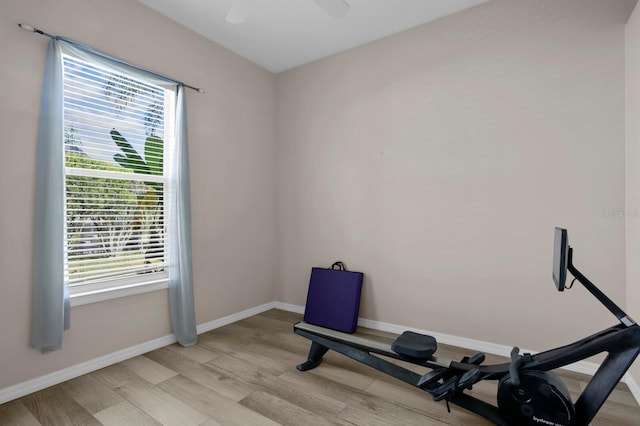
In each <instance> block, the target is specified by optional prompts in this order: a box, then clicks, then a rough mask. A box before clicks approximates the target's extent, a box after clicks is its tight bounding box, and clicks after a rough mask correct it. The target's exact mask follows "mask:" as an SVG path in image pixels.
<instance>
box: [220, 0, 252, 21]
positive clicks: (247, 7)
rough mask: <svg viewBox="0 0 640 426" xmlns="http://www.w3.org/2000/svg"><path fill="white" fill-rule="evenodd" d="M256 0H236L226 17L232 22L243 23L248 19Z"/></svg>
mask: <svg viewBox="0 0 640 426" xmlns="http://www.w3.org/2000/svg"><path fill="white" fill-rule="evenodd" d="M255 3H256V0H234V1H233V3H231V9H229V13H227V17H226V18H225V19H226V20H227V22H228V23H230V24H241V23H243V22H244V21H246V20H247V18H248V17H249V15H250V14H251V11H252V10H253V7H254V6H255Z"/></svg>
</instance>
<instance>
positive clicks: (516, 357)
mask: <svg viewBox="0 0 640 426" xmlns="http://www.w3.org/2000/svg"><path fill="white" fill-rule="evenodd" d="M522 364H524V358H523V357H521V356H520V348H519V347H517V346H514V348H513V349H511V364H510V365H509V376H510V377H511V383H512V384H513V385H515V386H518V385H520V373H518V370H520V367H522Z"/></svg>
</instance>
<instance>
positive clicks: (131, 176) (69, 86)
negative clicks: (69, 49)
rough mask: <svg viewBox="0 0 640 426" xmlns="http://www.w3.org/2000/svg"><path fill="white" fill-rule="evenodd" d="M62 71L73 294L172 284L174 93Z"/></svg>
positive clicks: (107, 74) (69, 62)
mask: <svg viewBox="0 0 640 426" xmlns="http://www.w3.org/2000/svg"><path fill="white" fill-rule="evenodd" d="M63 70H64V76H63V78H64V93H63V97H64V132H65V134H64V148H65V150H64V152H65V176H66V177H65V179H66V195H65V196H66V200H65V201H66V227H67V234H66V237H67V238H66V239H67V241H66V247H65V250H66V255H67V256H66V258H67V265H66V266H67V273H68V277H69V287H70V289H71V293H72V295H73V294H81V293H86V292H90V291H103V290H105V289H116V288H122V287H126V286H132V285H139V284H143V283H151V282H157V281H158V280H162V279H166V277H167V264H166V261H167V258H168V256H167V254H168V253H167V250H168V246H167V244H166V242H167V240H168V238H167V232H170V230H169V229H167V221H166V220H165V210H166V209H165V207H166V203H165V200H167V199H168V196H167V194H168V192H167V191H169V189H170V188H169V179H168V176H169V172H170V171H169V170H168V165H169V164H170V161H169V159H168V158H167V156H168V153H170V152H172V150H171V149H169V147H170V146H171V144H172V142H173V141H172V135H173V117H174V108H175V105H174V102H175V94H174V93H173V92H171V91H169V90H167V89H164V88H161V87H158V86H154V85H152V84H150V83H148V82H145V81H142V80H140V79H136V78H132V77H131V76H127V75H123V74H120V73H114V72H111V71H108V70H104V69H102V68H100V67H99V66H96V65H95V64H90V63H87V62H85V61H82V60H79V59H77V58H74V57H71V56H66V55H64V56H63Z"/></svg>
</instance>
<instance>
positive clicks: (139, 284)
mask: <svg viewBox="0 0 640 426" xmlns="http://www.w3.org/2000/svg"><path fill="white" fill-rule="evenodd" d="M65 57H69V58H72V59H73V60H74V61H80V62H84V63H86V64H88V65H89V66H91V67H95V68H98V69H100V70H102V71H105V72H108V73H110V74H116V75H118V76H123V77H126V78H129V79H134V80H138V81H141V82H144V83H145V84H148V85H150V86H153V87H156V88H159V89H161V90H163V92H164V93H163V99H164V109H163V123H164V126H163V127H164V132H163V134H162V136H161V137H162V139H163V175H162V176H157V175H141V174H136V173H127V172H121V171H117V170H99V169H88V168H78V167H68V166H66V165H65V167H64V181H65V185H66V180H67V177H68V176H79V177H96V178H103V179H122V180H132V181H138V182H143V183H144V182H159V183H162V184H163V196H164V200H165V203H164V204H163V206H162V209H163V212H162V217H163V226H164V228H165V230H164V236H163V252H164V253H163V256H164V261H165V266H164V271H162V272H155V273H151V274H139V275H135V276H127V277H123V278H116V279H105V280H95V281H94V282H91V281H92V280H91V279H89V280H87V281H88V283H84V284H71V285H70V284H69V273H68V269H69V260H68V249H69V246H68V242H67V239H68V235H69V234H68V231H67V229H66V225H65V238H64V243H63V250H64V253H65V255H64V259H65V265H64V268H65V277H66V278H65V280H66V281H67V286H68V287H67V288H68V291H69V299H70V304H71V306H79V305H84V304H89V303H95V302H100V301H104V300H110V299H114V298H120V297H126V296H130V295H135V294H141V293H146V292H150V291H156V290H161V289H167V288H168V284H169V268H170V266H169V264H168V259H169V233H170V232H172V230H171V227H170V226H169V220H168V215H169V211H170V209H169V205H168V203H167V202H166V200H169V199H170V191H171V190H172V177H171V175H172V170H171V163H172V162H171V157H172V155H171V154H172V153H173V150H174V147H175V140H174V136H175V135H174V133H175V124H176V107H177V106H176V100H177V92H176V91H175V90H174V89H172V88H168V87H162V86H159V85H158V84H155V83H153V82H151V81H148V80H145V79H144V78H143V77H139V76H136V75H132V74H128V73H126V72H123V71H114V70H111V69H107V68H105V67H104V66H102V65H101V64H100V63H97V62H93V61H91V60H87V59H83V58H79V57H77V56H75V55H73V54H69V53H63V54H62V58H61V60H62V71H63V72H62V75H63V86H64V84H65V83H66V81H67V80H66V79H67V73H68V72H69V71H68V70H67V67H66V65H65V63H64V59H65ZM66 99H67V93H66V90H64V89H63V91H62V99H61V102H62V103H63V111H64V112H63V129H67V127H68V126H67V124H68V122H67V118H66V114H65V113H66V106H64V105H65V101H66ZM62 143H63V155H65V154H66V150H65V149H64V144H65V141H64V138H63V142H62ZM63 197H64V205H65V211H66V206H67V194H66V191H65V193H64V195H63ZM64 220H65V223H66V220H67V219H66V214H65V218H64Z"/></svg>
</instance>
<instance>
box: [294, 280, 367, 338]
mask: <svg viewBox="0 0 640 426" xmlns="http://www.w3.org/2000/svg"><path fill="white" fill-rule="evenodd" d="M362 279H363V274H362V272H352V271H340V270H337V269H324V268H312V269H311V279H310V280H309V292H308V293H307V305H306V307H305V310H304V321H305V322H308V323H309V324H314V325H319V326H321V327H326V328H331V329H334V330H338V331H343V332H345V333H353V332H354V331H356V327H357V326H358V311H359V310H360V293H361V291H362Z"/></svg>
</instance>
